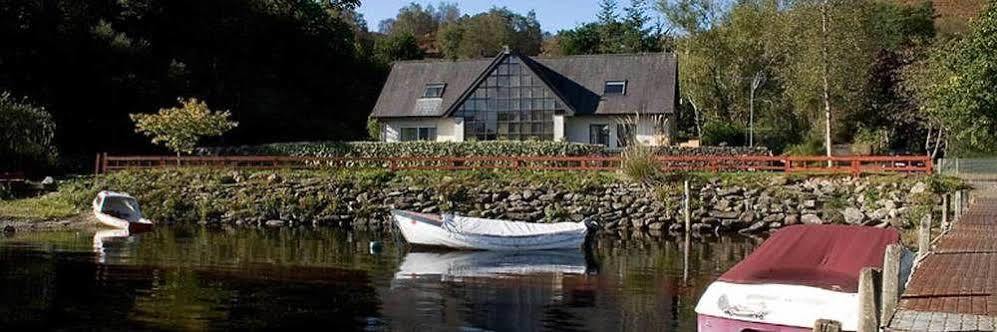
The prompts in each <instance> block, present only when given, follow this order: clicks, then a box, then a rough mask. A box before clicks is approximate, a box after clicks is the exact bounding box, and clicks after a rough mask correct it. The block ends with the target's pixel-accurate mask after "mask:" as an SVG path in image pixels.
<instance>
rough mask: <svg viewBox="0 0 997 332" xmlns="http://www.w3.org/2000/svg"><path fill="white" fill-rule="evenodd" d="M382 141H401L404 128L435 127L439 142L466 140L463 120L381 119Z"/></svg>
mask: <svg viewBox="0 0 997 332" xmlns="http://www.w3.org/2000/svg"><path fill="white" fill-rule="evenodd" d="M378 121H379V122H380V123H381V125H382V127H381V140H382V141H385V142H398V141H401V137H402V134H401V132H402V128H419V127H435V128H436V141H437V142H460V141H463V140H464V119H463V118H406V119H379V120H378Z"/></svg>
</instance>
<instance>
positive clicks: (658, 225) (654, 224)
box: [647, 221, 665, 231]
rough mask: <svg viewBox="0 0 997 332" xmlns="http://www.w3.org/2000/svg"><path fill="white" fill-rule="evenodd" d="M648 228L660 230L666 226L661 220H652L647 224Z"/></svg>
mask: <svg viewBox="0 0 997 332" xmlns="http://www.w3.org/2000/svg"><path fill="white" fill-rule="evenodd" d="M647 228H648V229H650V230H652V231H660V230H661V229H662V228H665V223H663V222H660V221H656V222H652V223H651V224H650V225H647Z"/></svg>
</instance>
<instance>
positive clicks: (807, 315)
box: [696, 225, 913, 332]
mask: <svg viewBox="0 0 997 332" xmlns="http://www.w3.org/2000/svg"><path fill="white" fill-rule="evenodd" d="M894 243H900V234H899V233H897V231H895V230H892V229H880V228H873V227H862V226H844V225H796V226H789V227H786V228H783V229H781V230H779V231H776V232H775V233H773V234H772V236H771V237H770V238H769V239H768V240H766V241H765V242H764V243H762V245H761V246H759V247H758V248H757V249H755V251H754V252H752V253H751V255H749V256H748V257H746V258H745V259H744V260H743V261H741V262H740V263H738V264H737V265H735V266H734V267H733V268H731V269H730V270H728V271H727V272H726V273H724V274H723V275H721V276H720V278H719V279H717V280H716V281H715V282H713V283H712V284H710V286H709V287H708V288H707V289H706V292H704V293H703V296H702V297H700V299H699V303H698V304H697V305H696V314H697V315H698V326H699V331H772V332H776V331H778V332H784V331H794V332H795V331H811V330H812V328H813V326H814V322H816V321H817V320H818V319H830V320H836V321H838V322H840V323H841V327H842V329H843V330H846V331H854V330H856V329H857V328H858V318H859V313H858V309H859V304H858V303H859V302H858V279H859V273H860V272H861V270H862V268H864V267H879V268H882V266H883V256H884V253H885V252H886V247H887V246H889V245H890V244H894ZM912 261H913V255H912V254H911V253H910V252H909V251H907V250H904V254H903V258H902V259H901V262H902V263H901V284H903V282H904V280H905V279H906V276H907V275H908V274H909V273H910V266H911V263H912Z"/></svg>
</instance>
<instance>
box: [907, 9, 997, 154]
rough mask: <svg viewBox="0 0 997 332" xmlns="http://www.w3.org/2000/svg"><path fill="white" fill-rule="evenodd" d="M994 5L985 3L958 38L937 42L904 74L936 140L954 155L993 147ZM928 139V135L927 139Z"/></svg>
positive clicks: (996, 110) (996, 92) (996, 145)
mask: <svg viewBox="0 0 997 332" xmlns="http://www.w3.org/2000/svg"><path fill="white" fill-rule="evenodd" d="M994 45H997V4H995V3H994V2H990V4H989V6H987V8H986V10H984V12H983V13H981V14H980V16H979V19H978V20H976V21H974V22H973V23H972V24H971V27H970V31H969V33H968V34H967V35H966V36H965V37H964V38H962V39H961V40H953V41H950V42H940V43H938V44H936V46H935V47H934V48H933V49H932V50H931V51H930V53H929V55H928V56H926V57H925V58H924V59H923V60H921V61H920V63H919V64H918V65H917V66H916V67H915V68H912V70H911V72H910V73H909V74H908V77H909V78H910V80H911V84H910V86H911V88H912V90H914V92H915V96H916V98H917V99H918V102H919V106H920V109H921V111H922V112H923V114H924V116H925V117H926V118H927V119H928V120H929V121H931V122H932V123H935V124H937V127H938V128H939V129H936V136H935V140H936V141H938V142H939V143H938V144H935V145H934V146H935V147H937V146H939V145H941V142H942V141H943V140H947V141H950V142H952V143H954V144H953V148H955V149H956V150H959V151H957V152H958V153H972V152H993V151H997V54H995V53H994ZM928 140H929V141H930V140H931V137H930V136H929V137H928Z"/></svg>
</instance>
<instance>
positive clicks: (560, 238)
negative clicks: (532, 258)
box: [391, 210, 588, 250]
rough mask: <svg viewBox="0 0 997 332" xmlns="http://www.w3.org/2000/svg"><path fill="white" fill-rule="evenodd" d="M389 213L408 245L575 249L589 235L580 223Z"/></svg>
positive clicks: (481, 248) (490, 248) (463, 247)
mask: <svg viewBox="0 0 997 332" xmlns="http://www.w3.org/2000/svg"><path fill="white" fill-rule="evenodd" d="M391 214H392V216H393V217H394V220H395V224H397V225H398V228H399V229H400V230H401V232H402V235H403V236H404V237H405V240H407V241H408V242H409V243H412V244H417V245H427V246H440V247H450V248H456V249H479V250H546V249H578V248H580V247H581V246H582V244H583V243H585V235H586V234H587V233H588V227H587V226H586V225H585V223H581V222H562V223H553V224H540V223H527V222H519V221H505V220H493V219H482V218H471V217H461V216H453V215H444V216H439V215H431V214H423V213H416V212H410V211H402V210H393V211H391Z"/></svg>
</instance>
